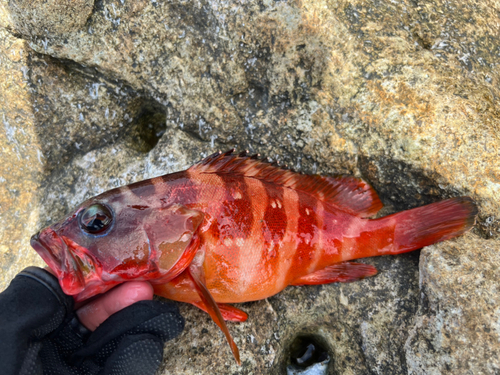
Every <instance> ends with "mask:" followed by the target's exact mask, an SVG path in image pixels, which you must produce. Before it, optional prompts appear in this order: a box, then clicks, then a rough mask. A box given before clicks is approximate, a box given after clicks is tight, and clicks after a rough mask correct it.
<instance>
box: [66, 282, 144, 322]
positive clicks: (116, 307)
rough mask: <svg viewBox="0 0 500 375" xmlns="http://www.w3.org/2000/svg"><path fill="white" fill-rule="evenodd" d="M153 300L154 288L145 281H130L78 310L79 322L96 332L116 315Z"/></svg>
mask: <svg viewBox="0 0 500 375" xmlns="http://www.w3.org/2000/svg"><path fill="white" fill-rule="evenodd" d="M152 299H153V287H152V286H151V284H150V283H148V282H145V281H130V282H128V283H124V284H121V285H119V286H117V287H116V288H113V289H111V290H110V291H109V292H107V293H105V294H104V295H102V296H100V297H99V298H97V299H95V300H94V301H91V302H89V303H87V304H85V305H83V307H80V308H78V309H77V310H76V315H77V316H78V320H79V321H80V323H82V324H83V325H84V326H85V328H87V329H89V330H90V331H95V329H96V328H97V327H99V326H100V325H101V323H102V322H104V321H105V320H106V319H108V318H109V317H110V316H111V315H113V314H114V313H116V312H118V311H120V310H122V309H124V308H125V307H127V306H130V305H132V304H134V303H136V302H139V301H147V300H152Z"/></svg>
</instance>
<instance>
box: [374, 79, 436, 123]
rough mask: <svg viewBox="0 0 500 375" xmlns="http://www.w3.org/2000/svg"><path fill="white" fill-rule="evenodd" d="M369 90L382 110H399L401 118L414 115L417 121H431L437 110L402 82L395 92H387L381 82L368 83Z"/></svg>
mask: <svg viewBox="0 0 500 375" xmlns="http://www.w3.org/2000/svg"><path fill="white" fill-rule="evenodd" d="M367 88H368V90H369V91H370V92H371V93H372V95H373V96H374V97H375V102H376V103H378V104H380V106H381V109H390V110H394V109H397V110H398V111H399V113H400V114H401V116H407V115H414V116H415V117H416V118H417V119H423V118H425V119H426V120H430V119H431V118H432V117H434V112H435V108H434V106H433V105H432V104H431V103H430V102H429V101H428V99H426V98H423V97H421V96H419V95H418V94H417V93H416V92H415V90H412V89H411V88H410V87H409V86H408V84H406V83H405V82H400V83H398V84H397V86H396V87H395V90H394V92H389V91H387V90H385V89H384V88H383V87H382V85H381V84H380V82H379V81H377V82H370V81H369V82H367Z"/></svg>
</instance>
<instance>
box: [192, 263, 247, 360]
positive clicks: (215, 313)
mask: <svg viewBox="0 0 500 375" xmlns="http://www.w3.org/2000/svg"><path fill="white" fill-rule="evenodd" d="M187 273H188V275H189V277H190V278H191V280H192V281H193V283H194V284H195V286H196V291H197V292H198V295H199V296H200V298H201V301H202V302H203V304H204V305H205V307H206V312H207V313H208V314H209V315H210V317H211V318H212V320H213V321H214V322H215V324H217V325H218V326H219V328H220V329H221V331H222V332H223V333H224V335H225V336H226V340H227V342H228V343H229V346H230V347H231V351H232V352H233V356H234V359H236V362H237V363H238V365H240V366H241V361H240V352H239V350H238V347H237V346H236V343H235V342H234V341H233V338H232V337H231V334H230V333H229V330H228V329H227V325H226V322H225V321H224V318H223V317H222V314H221V311H220V309H219V306H218V305H217V303H216V302H215V300H214V298H213V297H212V295H211V294H210V292H209V290H208V289H207V287H206V285H205V281H204V279H205V278H204V275H203V270H202V269H201V267H200V266H197V265H194V264H192V265H191V266H190V267H189V268H188V269H187Z"/></svg>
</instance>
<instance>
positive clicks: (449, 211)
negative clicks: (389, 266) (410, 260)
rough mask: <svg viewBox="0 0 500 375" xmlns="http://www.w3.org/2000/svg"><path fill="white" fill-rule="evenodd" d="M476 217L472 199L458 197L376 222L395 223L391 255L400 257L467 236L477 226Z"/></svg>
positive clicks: (475, 208) (476, 211)
mask: <svg viewBox="0 0 500 375" xmlns="http://www.w3.org/2000/svg"><path fill="white" fill-rule="evenodd" d="M477 213H478V210H477V206H476V204H475V203H474V201H473V200H472V199H471V198H469V197H457V198H452V199H446V200H444V201H441V202H437V203H432V204H429V205H426V206H422V207H418V208H414V209H411V210H408V211H403V212H399V213H396V214H393V215H390V216H386V217H383V218H381V219H378V220H374V221H379V220H380V221H387V220H390V221H392V222H393V223H394V246H393V249H392V251H391V252H390V253H391V254H401V253H405V252H408V251H412V250H416V249H420V248H422V247H424V246H428V245H432V244H434V243H436V242H441V241H445V240H448V239H450V238H453V237H457V236H459V235H461V234H463V233H465V232H466V231H468V230H469V229H471V228H472V226H473V225H474V224H475V221H476V215H477Z"/></svg>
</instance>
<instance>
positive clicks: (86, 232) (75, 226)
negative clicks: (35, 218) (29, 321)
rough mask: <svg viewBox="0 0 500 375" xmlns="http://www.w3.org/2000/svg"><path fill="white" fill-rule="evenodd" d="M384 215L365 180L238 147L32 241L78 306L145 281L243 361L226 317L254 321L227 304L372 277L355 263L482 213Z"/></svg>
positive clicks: (80, 213)
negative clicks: (189, 307)
mask: <svg viewBox="0 0 500 375" xmlns="http://www.w3.org/2000/svg"><path fill="white" fill-rule="evenodd" d="M381 207H382V203H381V201H380V199H379V198H378V196H377V194H376V193H375V191H374V190H373V189H372V188H371V187H370V185H368V184H367V183H366V182H364V181H363V180H361V179H357V178H354V177H343V176H337V177H323V176H319V175H313V176H309V175H303V174H299V173H295V172H292V171H290V170H284V169H281V168H279V167H278V166H276V165H275V164H269V163H266V162H263V161H260V160H258V158H257V157H256V156H248V155H247V154H246V153H242V154H239V155H235V154H233V152H232V150H231V151H228V152H226V153H215V154H213V155H211V156H209V157H207V158H205V159H203V160H201V161H200V162H198V163H197V164H195V165H193V166H192V167H191V168H189V169H188V170H186V171H181V172H177V173H173V174H169V175H165V176H161V177H156V178H153V179H150V180H145V181H141V182H137V183H134V184H131V185H128V186H126V187H121V188H117V189H113V190H110V191H108V192H105V193H103V194H101V195H98V196H96V197H94V198H91V199H89V200H87V201H85V202H84V203H82V204H81V205H80V206H78V207H77V208H76V209H75V210H74V212H72V213H71V214H70V215H68V216H67V217H65V218H63V220H61V221H60V222H58V223H55V224H53V225H51V226H49V227H47V228H45V229H43V230H41V231H40V232H39V233H37V234H36V235H34V236H33V237H32V240H31V244H32V246H33V247H34V249H35V250H36V251H37V252H38V253H39V254H40V255H41V256H42V258H43V259H44V260H45V261H46V263H47V264H48V265H49V267H51V268H52V270H53V271H54V273H55V274H56V275H57V277H58V278H59V282H60V284H61V287H62V289H63V290H64V291H65V293H67V294H71V295H74V296H75V299H76V300H86V299H88V298H90V297H92V296H94V295H96V294H99V293H103V292H106V291H107V290H109V289H110V288H112V287H114V286H115V285H117V284H119V283H121V282H124V281H128V280H132V279H133V280H147V281H149V282H151V284H153V287H154V291H155V293H156V294H158V295H161V296H163V297H166V298H169V299H173V300H176V301H181V302H187V303H191V304H193V305H194V306H196V307H198V308H200V309H202V310H204V311H206V312H207V313H208V314H210V316H211V317H212V319H213V320H214V322H215V323H216V324H217V325H218V326H219V327H220V328H221V330H222V331H223V332H224V334H225V336H226V338H227V341H228V343H229V345H230V347H231V350H232V351H233V354H234V356H235V358H236V361H237V362H238V363H240V360H239V352H238V348H237V347H236V344H235V343H234V341H233V339H232V337H231V335H230V333H229V330H228V329H227V326H226V324H225V321H224V320H232V321H240V322H241V321H245V320H246V319H247V315H246V313H245V312H243V311H241V310H239V309H237V308H235V307H233V306H231V305H229V303H236V302H247V301H254V300H259V299H263V298H267V297H270V296H272V295H275V294H276V293H279V292H280V291H281V290H283V289H284V288H286V287H287V286H288V285H315V284H326V283H332V282H351V281H355V280H360V279H362V278H364V277H368V276H373V275H375V274H376V273H377V270H376V269H375V268H374V267H373V266H371V265H367V264H362V263H355V262H350V261H351V260H354V259H359V258H364V257H370V256H377V255H388V254H391V255H395V254H400V253H404V252H407V251H412V250H416V249H419V248H421V247H423V246H427V245H430V244H433V243H436V242H439V241H444V240H447V239H450V238H452V237H456V236H458V235H460V234H462V233H464V232H465V231H467V230H469V229H470V228H471V227H472V225H473V224H474V222H475V217H476V214H477V207H476V205H475V203H474V202H473V201H472V200H471V199H470V198H468V197H457V198H452V199H447V200H444V201H441V202H437V203H433V204H431V205H427V206H423V207H419V208H414V209H412V210H408V211H404V212H400V213H396V214H393V215H389V216H386V217H382V218H379V219H369V217H371V216H373V215H375V214H376V213H377V212H378V211H379V210H380V208H381ZM82 217H84V218H85V220H82Z"/></svg>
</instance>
